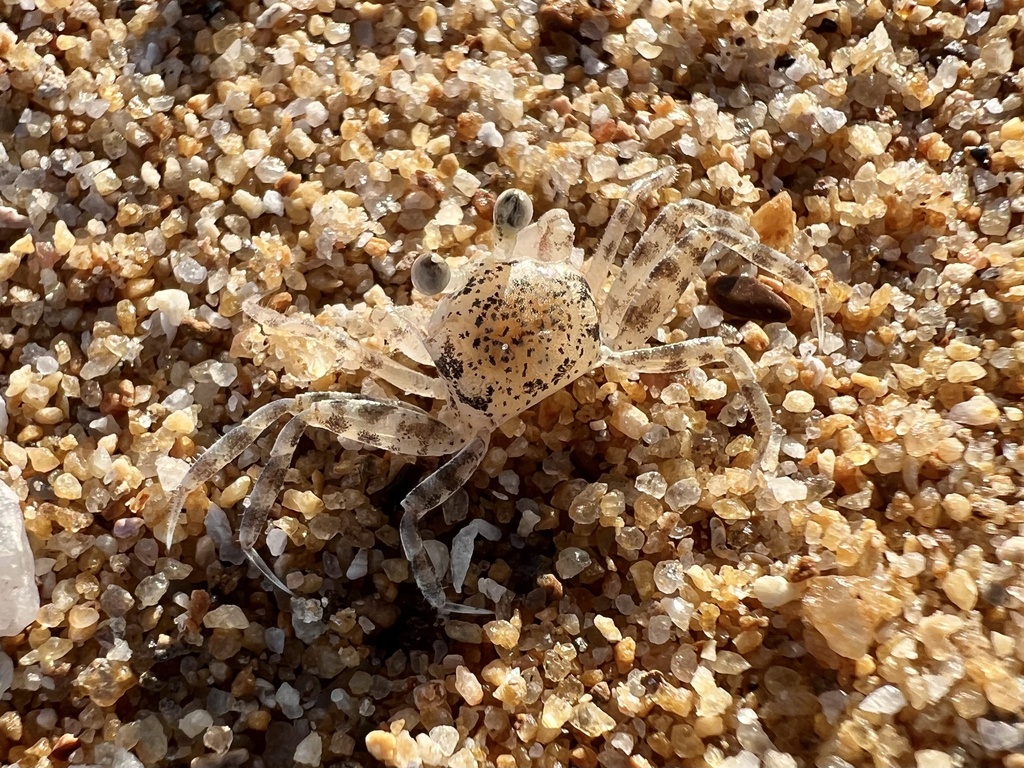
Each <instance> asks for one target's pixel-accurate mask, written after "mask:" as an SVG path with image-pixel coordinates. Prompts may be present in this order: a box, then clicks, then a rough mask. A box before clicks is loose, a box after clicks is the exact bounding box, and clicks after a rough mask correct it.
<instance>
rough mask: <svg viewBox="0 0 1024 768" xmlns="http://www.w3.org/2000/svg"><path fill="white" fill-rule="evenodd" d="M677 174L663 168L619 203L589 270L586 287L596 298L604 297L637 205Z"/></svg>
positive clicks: (671, 168) (639, 182) (641, 181)
mask: <svg viewBox="0 0 1024 768" xmlns="http://www.w3.org/2000/svg"><path fill="white" fill-rule="evenodd" d="M677 173H678V171H677V169H676V168H675V167H674V166H668V167H666V168H661V169H659V170H657V171H655V172H654V173H651V174H648V175H647V176H641V177H640V178H639V179H637V180H636V181H634V182H633V183H632V184H631V185H630V186H629V189H628V190H627V191H626V196H625V197H623V198H622V199H621V200H619V202H618V204H617V205H616V206H615V210H614V211H613V212H612V215H611V218H610V219H609V220H608V223H607V225H605V228H604V235H603V236H602V237H601V242H600V243H598V245H597V248H596V249H595V250H594V256H593V258H592V259H591V260H590V266H589V267H588V268H587V283H588V284H589V285H590V290H591V292H592V293H593V294H594V295H595V296H600V295H601V289H602V288H603V287H604V281H605V279H606V278H607V277H608V268H609V267H610V266H611V264H612V261H613V260H614V259H615V254H616V252H618V250H619V246H620V245H621V244H622V238H623V237H624V236H625V234H626V228H627V227H628V226H629V222H630V221H631V220H632V219H633V214H634V213H636V207H637V202H638V201H639V200H640V198H641V197H643V196H644V195H646V194H648V193H649V192H653V191H655V190H657V189H660V188H661V187H664V186H666V185H668V184H671V183H672V182H673V181H675V178H676V175H677Z"/></svg>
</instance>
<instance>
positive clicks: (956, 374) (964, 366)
mask: <svg viewBox="0 0 1024 768" xmlns="http://www.w3.org/2000/svg"><path fill="white" fill-rule="evenodd" d="M983 378H985V369H984V368H982V367H981V366H980V365H978V364H977V363H973V362H970V361H968V360H960V361H957V362H955V363H953V364H952V365H951V366H949V369H948V370H947V371H946V381H948V382H950V383H951V384H962V383H965V382H970V381H977V380H978V379H983Z"/></svg>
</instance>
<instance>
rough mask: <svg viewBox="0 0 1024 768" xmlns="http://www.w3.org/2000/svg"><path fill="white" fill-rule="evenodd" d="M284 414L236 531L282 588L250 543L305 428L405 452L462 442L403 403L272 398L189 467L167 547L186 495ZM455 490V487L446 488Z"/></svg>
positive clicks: (325, 396)
mask: <svg viewBox="0 0 1024 768" xmlns="http://www.w3.org/2000/svg"><path fill="white" fill-rule="evenodd" d="M289 414H290V415H291V416H292V419H291V421H289V422H288V424H287V425H285V427H284V429H282V430H281V433H280V434H279V435H278V437H277V439H276V440H275V442H274V446H273V448H272V449H271V455H270V459H269V460H268V462H267V465H266V467H265V468H264V469H263V472H262V473H261V474H260V477H259V479H258V480H257V481H256V487H255V488H254V489H253V491H252V494H251V495H250V497H249V499H248V501H247V504H246V509H245V512H244V514H243V516H242V525H241V531H240V534H239V541H240V543H241V545H242V550H243V551H244V552H245V554H246V556H247V557H248V558H249V559H250V560H251V561H252V562H253V563H254V564H255V565H256V567H258V568H259V569H260V571H262V572H263V573H264V575H266V576H267V577H268V578H269V579H270V580H271V581H272V582H274V584H275V585H277V586H279V587H281V588H282V589H285V590H286V591H287V588H286V587H285V586H284V584H282V583H281V581H280V580H279V579H278V578H277V577H276V576H275V575H274V574H273V572H272V571H271V569H270V568H269V566H267V564H266V563H265V562H264V561H263V560H262V558H260V556H259V555H258V554H257V553H256V551H255V545H256V540H257V538H258V537H259V534H260V532H261V531H262V529H263V526H264V524H265V523H266V520H267V517H268V515H269V514H270V510H271V508H272V506H273V503H274V500H275V499H276V498H277V495H278V493H279V492H280V490H281V486H282V485H283V482H284V475H285V472H286V470H287V468H288V466H289V464H290V463H291V458H292V455H293V454H294V452H295V448H296V446H297V445H298V443H299V439H300V438H301V436H302V432H303V430H304V429H305V428H306V427H307V426H313V427H320V428H322V429H327V430H329V431H331V432H333V433H334V434H336V435H339V436H340V437H345V438H347V439H350V440H354V441H357V442H360V443H363V444H364V445H367V446H370V447H373V448H382V449H384V450H389V451H395V452H397V453H402V454H406V455H410V456H443V455H445V454H448V453H451V452H452V451H454V450H456V449H457V448H458V447H459V446H460V445H461V444H462V441H461V440H460V439H459V438H458V437H456V435H455V434H454V433H453V432H452V431H451V430H450V429H449V428H448V427H447V426H445V425H444V424H443V423H442V422H440V421H438V420H437V419H435V418H434V417H433V416H431V415H430V414H428V413H426V412H425V411H422V410H420V409H419V408H416V407H414V406H411V405H406V404H405V403H400V402H396V401H386V400H378V399H376V398H369V397H365V396H362V395H355V394H349V393H347V392H315V393H307V394H303V395H299V396H298V397H294V398H286V399H283V400H277V401H275V402H273V403H270V404H268V405H265V406H263V407H262V408H259V409H258V410H257V411H256V412H255V413H253V415H252V416H250V417H249V418H248V419H246V420H245V421H243V422H242V423H241V424H239V425H238V426H237V427H235V428H234V429H232V430H231V431H229V432H228V433H227V434H225V435H224V436H223V437H221V438H220V439H219V440H218V441H217V442H215V443H214V444H213V445H212V446H210V448H208V449H207V450H206V452H205V453H204V454H203V455H202V456H200V457H199V459H198V460H197V461H196V463H195V464H194V465H192V468H191V469H190V470H189V472H188V474H186V475H185V478H184V479H183V480H182V482H181V485H180V486H179V487H178V488H177V489H176V491H175V494H174V496H173V498H172V500H171V504H170V510H169V514H168V519H167V545H168V547H170V546H171V544H172V543H173V540H174V534H175V532H176V530H177V525H178V519H179V517H180V514H181V507H182V505H183V504H184V501H185V498H186V496H188V494H189V493H191V492H192V491H194V490H195V489H196V488H198V487H199V486H200V485H202V484H203V483H204V482H206V481H207V480H209V479H210V478H211V477H213V476H214V475H215V474H216V473H217V472H218V471H220V470H221V469H222V468H223V467H224V466H225V465H227V464H228V463H230V462H231V461H233V460H234V459H235V458H237V457H238V455H239V454H241V453H242V451H244V450H245V449H246V448H247V447H248V446H249V445H251V444H252V443H253V442H255V440H256V439H257V438H258V437H259V436H260V434H261V433H262V432H263V431H264V430H265V429H266V428H267V427H269V426H270V425H271V424H273V423H274V422H275V421H276V420H277V419H279V418H280V417H282V416H285V415H289ZM455 490H458V486H457V487H456V488H454V489H453V490H452V491H451V492H452V493H454V492H455ZM442 501H443V499H442Z"/></svg>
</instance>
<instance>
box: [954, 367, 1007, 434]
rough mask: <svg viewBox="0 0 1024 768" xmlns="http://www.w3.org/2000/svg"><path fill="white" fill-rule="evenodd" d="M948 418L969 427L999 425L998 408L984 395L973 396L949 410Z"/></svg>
mask: <svg viewBox="0 0 1024 768" xmlns="http://www.w3.org/2000/svg"><path fill="white" fill-rule="evenodd" d="M950 367H952V366H950ZM949 418H950V419H952V420H953V421H955V422H956V423H958V424H964V425H966V426H969V427H987V426H992V425H995V424H998V423H999V408H997V407H996V404H995V403H993V402H992V400H991V399H990V398H988V397H986V396H985V395H975V396H974V397H972V398H971V399H970V400H967V401H966V402H963V403H957V404H956V405H954V406H953V407H952V408H950V409H949Z"/></svg>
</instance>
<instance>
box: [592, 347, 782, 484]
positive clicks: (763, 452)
mask: <svg viewBox="0 0 1024 768" xmlns="http://www.w3.org/2000/svg"><path fill="white" fill-rule="evenodd" d="M711 363H725V364H726V365H727V366H728V367H729V371H730V372H731V373H732V375H733V377H734V378H735V379H736V384H737V386H738V387H739V389H740V394H741V395H743V398H744V399H745V400H746V402H747V407H748V408H749V409H750V415H751V416H752V417H753V419H754V425H755V426H756V427H757V443H758V448H757V450H758V455H759V457H760V464H761V469H762V470H763V471H765V472H767V473H772V472H774V471H775V470H776V468H777V467H778V465H779V448H780V447H781V444H782V437H783V431H782V429H781V427H779V425H777V424H775V423H774V420H773V419H772V411H771V406H770V405H769V404H768V398H767V397H765V394H764V389H762V387H761V385H760V384H758V382H757V375H756V374H755V373H754V366H753V364H752V363H751V362H750V358H749V357H747V355H746V353H745V352H743V350H741V349H738V348H737V347H727V346H726V345H725V343H724V342H723V341H722V340H721V339H720V338H718V337H717V336H710V337H705V338H700V339H690V340H688V341H680V342H676V343H675V344H665V345H663V346H658V347H646V348H644V349H633V350H627V351H623V352H612V353H610V354H609V355H608V357H607V359H606V360H605V363H604V364H605V365H609V366H612V367H613V368H620V369H622V370H627V371H633V372H635V373H671V372H674V371H682V370H686V369H687V368H695V367H700V366H704V365H709V364H711Z"/></svg>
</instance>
